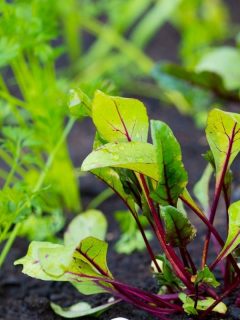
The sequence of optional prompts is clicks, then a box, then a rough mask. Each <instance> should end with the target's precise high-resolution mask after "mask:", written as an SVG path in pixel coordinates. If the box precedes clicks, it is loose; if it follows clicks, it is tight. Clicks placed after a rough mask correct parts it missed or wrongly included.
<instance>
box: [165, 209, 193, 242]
mask: <svg viewBox="0 0 240 320" xmlns="http://www.w3.org/2000/svg"><path fill="white" fill-rule="evenodd" d="M161 216H162V218H163V220H164V224H165V229H166V241H167V243H169V244H170V245H172V246H174V247H185V246H186V245H187V244H188V243H189V242H191V241H192V240H193V238H194V237H195V235H196V229H195V228H194V227H193V225H192V224H191V222H190V221H189V219H188V218H187V217H186V216H185V215H184V214H183V213H182V212H180V211H179V210H177V209H176V208H175V207H172V206H165V207H162V208H161Z"/></svg>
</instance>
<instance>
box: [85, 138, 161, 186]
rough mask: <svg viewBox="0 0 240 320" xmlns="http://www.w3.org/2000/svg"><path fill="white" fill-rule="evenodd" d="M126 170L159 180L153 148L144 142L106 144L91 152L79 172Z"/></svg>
mask: <svg viewBox="0 0 240 320" xmlns="http://www.w3.org/2000/svg"><path fill="white" fill-rule="evenodd" d="M105 167H116V168H126V169H130V170H133V171H135V172H138V173H142V174H144V175H146V176H148V177H150V178H153V179H154V180H158V179H159V174H158V168H157V164H156V152H155V148H154V146H153V145H152V144H150V143H145V142H122V143H108V144H105V145H103V146H102V147H100V148H98V149H96V150H94V151H92V152H91V153H90V154H89V155H88V156H87V158H86V159H85V160H84V161H83V164H82V167H81V170H82V171H91V170H93V169H97V168H105Z"/></svg>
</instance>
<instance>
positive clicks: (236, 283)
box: [199, 278, 240, 319]
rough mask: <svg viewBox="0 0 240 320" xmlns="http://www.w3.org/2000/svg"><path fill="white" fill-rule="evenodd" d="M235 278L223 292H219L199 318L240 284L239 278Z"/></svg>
mask: <svg viewBox="0 0 240 320" xmlns="http://www.w3.org/2000/svg"><path fill="white" fill-rule="evenodd" d="M235 280H236V281H233V283H232V285H231V286H230V287H229V288H228V289H226V290H225V291H224V292H223V294H221V295H220V296H219V298H218V299H217V300H216V301H215V302H214V303H213V304H212V305H211V306H210V307H208V308H207V309H206V310H205V311H204V312H203V313H202V314H201V315H200V316H199V319H204V318H205V317H206V316H207V315H208V314H209V313H210V312H211V311H212V310H213V309H214V308H215V307H216V306H217V305H218V304H219V303H220V302H221V301H222V300H223V299H224V298H225V297H227V296H228V295H229V294H230V293H231V292H232V291H234V290H235V289H236V288H237V287H238V286H239V285H240V279H239V278H238V279H235Z"/></svg>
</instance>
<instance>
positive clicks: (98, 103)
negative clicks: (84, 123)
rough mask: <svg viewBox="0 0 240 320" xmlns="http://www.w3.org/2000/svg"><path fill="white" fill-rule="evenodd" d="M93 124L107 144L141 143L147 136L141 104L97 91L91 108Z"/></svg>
mask: <svg viewBox="0 0 240 320" xmlns="http://www.w3.org/2000/svg"><path fill="white" fill-rule="evenodd" d="M92 117H93V122H94V124H95V126H96V128H97V130H98V132H99V133H100V135H101V136H102V137H103V139H105V140H107V141H108V142H117V141H118V142H126V141H129V138H130V139H131V141H141V142H146V141H147V136H148V126H149V124H148V116H147V112H146V108H145V106H144V105H143V103H142V102H140V101H139V100H136V99H129V98H121V97H113V96H108V95H106V94H104V93H103V92H101V91H97V92H96V94H95V97H94V100H93V106H92Z"/></svg>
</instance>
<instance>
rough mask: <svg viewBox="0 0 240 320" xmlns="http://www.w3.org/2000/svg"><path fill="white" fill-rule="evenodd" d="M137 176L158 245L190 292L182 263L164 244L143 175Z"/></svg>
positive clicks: (163, 234) (159, 221) (186, 274)
mask: <svg viewBox="0 0 240 320" xmlns="http://www.w3.org/2000/svg"><path fill="white" fill-rule="evenodd" d="M139 176H140V180H141V183H142V186H143V191H144V193H145V196H146V199H147V202H148V205H149V208H150V210H151V212H152V215H153V219H154V222H155V226H154V230H155V233H156V236H157V238H158V240H159V242H160V245H161V247H162V249H163V251H164V253H165V254H166V257H167V259H168V260H169V262H170V263H171V265H172V267H173V268H174V270H175V272H176V274H177V275H178V277H179V278H180V279H181V280H182V282H183V283H184V284H185V285H186V286H187V288H188V289H191V290H192V289H193V285H192V283H191V282H190V281H189V276H188V273H187V272H186V270H185V269H184V266H183V264H182V262H181V261H180V259H179V258H178V256H177V255H176V253H175V251H174V250H173V248H172V247H171V246H168V245H167V243H166V240H165V233H164V229H163V226H162V222H161V220H160V219H159V215H158V213H157V211H156V208H155V206H154V203H153V201H152V199H151V198H150V194H149V190H148V186H147V183H146V180H145V177H144V175H143V174H140V175H139Z"/></svg>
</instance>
